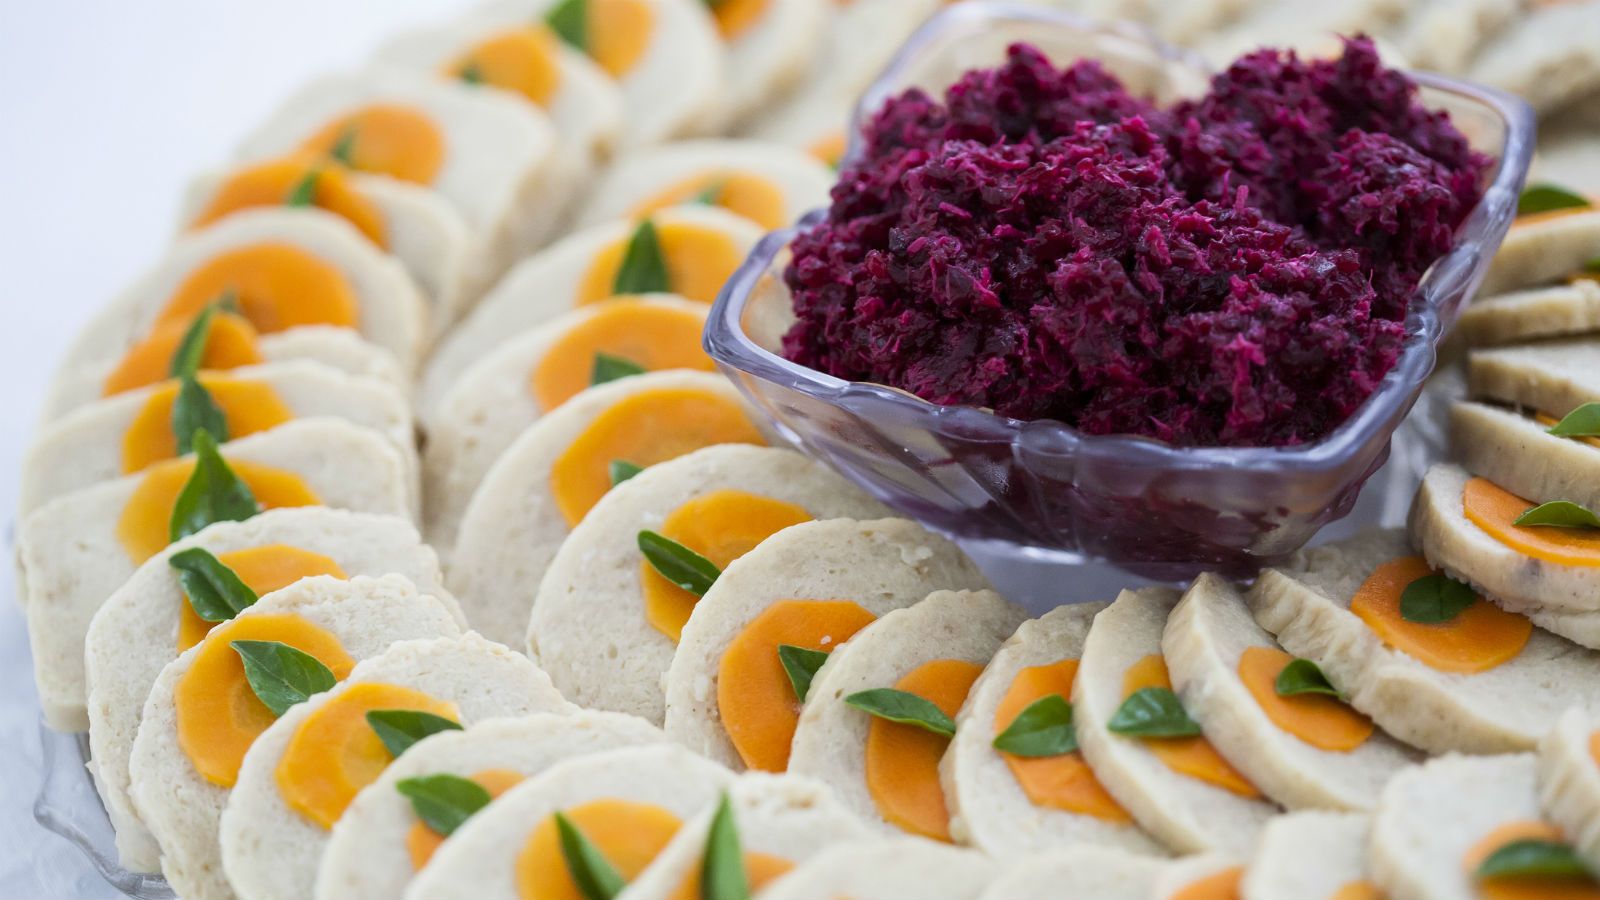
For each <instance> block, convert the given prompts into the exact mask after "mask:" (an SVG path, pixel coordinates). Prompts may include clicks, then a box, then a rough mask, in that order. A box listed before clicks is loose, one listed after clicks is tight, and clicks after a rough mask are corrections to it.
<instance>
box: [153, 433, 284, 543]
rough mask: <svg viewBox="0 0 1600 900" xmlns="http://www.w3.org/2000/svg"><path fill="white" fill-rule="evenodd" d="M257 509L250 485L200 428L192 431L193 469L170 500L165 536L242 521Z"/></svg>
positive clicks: (175, 536)
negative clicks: (236, 473)
mask: <svg viewBox="0 0 1600 900" xmlns="http://www.w3.org/2000/svg"><path fill="white" fill-rule="evenodd" d="M260 511H261V507H260V506H258V505H257V504H256V497H255V495H254V494H252V493H251V492H250V486H249V485H247V484H245V483H244V482H243V481H241V480H239V476H237V475H235V474H233V470H232V469H230V468H228V463H227V461H226V460H224V459H223V458H222V454H221V453H218V452H217V442H216V439H214V438H213V437H212V436H211V432H209V431H206V430H205V429H204V428H202V429H200V430H199V431H196V432H194V471H193V472H191V473H190V474H189V480H188V481H187V482H184V485H183V490H181V491H179V492H178V499H177V501H176V502H175V503H173V504H172V519H171V521H170V522H169V524H168V525H167V536H168V539H169V540H174V541H177V540H182V539H183V538H186V537H188V536H189V535H191V534H194V533H195V532H197V531H199V530H200V529H202V528H204V527H206V526H207V525H210V524H211V523H212V522H243V521H244V520H245V519H248V518H250V517H251V516H253V515H255V514H256V513H258V512H260Z"/></svg>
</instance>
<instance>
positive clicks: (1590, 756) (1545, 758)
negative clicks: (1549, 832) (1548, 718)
mask: <svg viewBox="0 0 1600 900" xmlns="http://www.w3.org/2000/svg"><path fill="white" fill-rule="evenodd" d="M1595 721H1596V720H1595V717H1594V716H1592V715H1588V714H1585V713H1584V711H1583V710H1581V709H1569V710H1567V711H1566V712H1565V713H1564V714H1563V715H1562V716H1561V719H1560V720H1559V721H1557V722H1556V726H1555V727H1554V728H1552V729H1550V733H1549V734H1546V735H1545V736H1544V737H1543V738H1542V739H1540V741H1539V753H1538V767H1537V770H1536V771H1537V778H1538V783H1539V805H1540V807H1541V808H1542V809H1543V810H1544V815H1545V818H1546V819H1548V820H1549V821H1550V822H1551V823H1553V824H1555V825H1556V826H1558V827H1560V829H1561V831H1562V832H1563V833H1564V834H1566V836H1567V837H1568V838H1569V839H1570V840H1571V841H1572V845H1573V847H1574V849H1576V850H1577V851H1578V854H1579V855H1580V856H1581V857H1582V858H1583V860H1584V862H1585V863H1587V864H1588V865H1589V867H1590V868H1592V869H1600V753H1596V752H1595V749H1596V747H1600V741H1597V740H1596V735H1600V727H1597V726H1596V724H1595Z"/></svg>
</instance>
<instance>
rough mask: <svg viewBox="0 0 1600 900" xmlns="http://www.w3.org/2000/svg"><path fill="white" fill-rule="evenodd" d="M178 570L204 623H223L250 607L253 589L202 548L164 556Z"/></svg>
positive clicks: (186, 590) (195, 612) (253, 596)
mask: <svg viewBox="0 0 1600 900" xmlns="http://www.w3.org/2000/svg"><path fill="white" fill-rule="evenodd" d="M167 565H169V566H171V567H172V568H174V569H177V570H178V583H179V584H181V585H183V592H184V594H185V595H187V596H188V598H189V606H190V608H192V609H193V610H194V614H195V615H197V616H199V617H200V618H202V619H204V620H206V621H207V622H226V621H228V620H229V619H231V618H233V617H234V616H236V615H238V614H239V613H242V612H244V611H245V610H247V609H249V608H250V605H251V604H253V603H255V602H256V600H257V599H258V598H257V597H256V592H255V591H252V590H250V586H249V585H248V584H245V583H244V580H243V579H241V578H240V577H239V576H238V574H237V573H235V572H234V571H233V570H232V569H230V568H228V567H227V566H226V565H224V564H223V562H222V560H220V559H217V558H216V557H215V556H212V555H211V551H210V550H207V549H205V548H204V547H190V548H189V549H187V550H184V551H182V552H179V553H174V554H172V555H171V556H169V557H167Z"/></svg>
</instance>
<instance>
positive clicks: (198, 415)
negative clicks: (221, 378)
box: [172, 375, 228, 456]
mask: <svg viewBox="0 0 1600 900" xmlns="http://www.w3.org/2000/svg"><path fill="white" fill-rule="evenodd" d="M199 431H204V432H206V433H207V434H209V435H211V436H212V437H213V438H215V439H217V440H219V441H226V440H227V439H228V417H227V415H225V414H224V413H223V412H222V407H220V406H218V405H217V401H215V400H213V399H211V392H210V391H208V390H206V389H205V385H202V384H201V383H200V380H199V379H198V378H195V377H194V376H193V375H185V376H183V377H182V378H181V379H179V380H178V396H177V397H176V398H175V399H174V400H173V401H172V433H173V435H174V436H175V437H176V438H177V439H178V455H179V456H185V455H188V454H189V453H192V452H194V436H195V433H196V432H199Z"/></svg>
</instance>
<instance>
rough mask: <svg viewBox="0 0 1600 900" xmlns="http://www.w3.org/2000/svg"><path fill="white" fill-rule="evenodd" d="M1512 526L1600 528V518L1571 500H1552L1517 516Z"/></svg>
mask: <svg viewBox="0 0 1600 900" xmlns="http://www.w3.org/2000/svg"><path fill="white" fill-rule="evenodd" d="M1511 524H1513V525H1547V526H1549V527H1551V528H1600V516H1596V515H1595V514H1594V513H1593V512H1591V511H1590V510H1589V509H1588V508H1587V507H1584V506H1580V505H1578V504H1576V503H1573V502H1572V501H1571V500H1551V501H1550V502H1549V503H1541V504H1539V505H1538V506H1535V507H1534V508H1533V509H1530V510H1528V511H1527V512H1525V513H1523V514H1522V515H1520V516H1517V517H1516V518H1515V519H1513V520H1512V522H1511Z"/></svg>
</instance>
